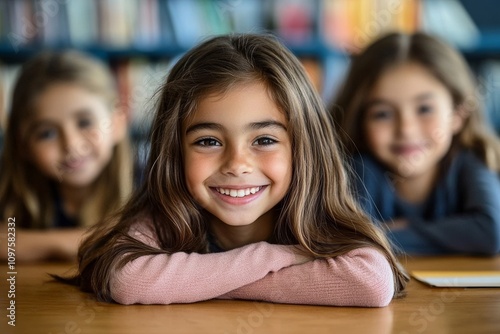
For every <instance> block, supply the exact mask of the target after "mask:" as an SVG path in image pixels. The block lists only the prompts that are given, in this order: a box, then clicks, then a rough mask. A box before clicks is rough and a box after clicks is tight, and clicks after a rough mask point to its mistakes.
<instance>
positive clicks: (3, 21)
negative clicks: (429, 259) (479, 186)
mask: <svg viewBox="0 0 500 334" xmlns="http://www.w3.org/2000/svg"><path fill="white" fill-rule="evenodd" d="M499 6H500V3H498V1H496V0H482V1H475V0H376V1H375V0H0V94H2V96H1V97H0V101H2V103H1V105H0V126H1V125H2V123H3V124H4V123H5V118H6V117H7V115H6V114H7V112H6V110H7V106H8V104H9V94H10V91H11V89H12V88H11V86H12V83H13V82H14V80H15V76H16V71H17V70H18V69H19V66H20V65H21V64H22V63H23V62H24V61H26V60H27V59H28V58H30V57H31V56H33V55H34V54H36V53H37V52H39V51H41V50H43V49H51V50H64V49H69V48H73V49H78V50H81V51H84V52H87V53H90V54H92V55H94V56H96V57H98V58H100V59H102V60H104V61H105V62H107V63H108V64H109V65H110V67H111V68H112V70H113V72H114V73H115V74H116V77H117V81H118V85H119V89H120V94H121V97H122V99H123V101H122V103H123V105H124V106H125V107H126V108H128V112H129V115H130V119H131V122H132V126H133V128H137V129H139V130H138V131H136V133H137V134H139V136H140V134H141V133H143V132H144V131H145V130H144V129H147V119H148V115H149V112H150V111H151V110H150V109H151V106H152V104H151V100H150V98H151V96H152V94H153V92H154V91H155V90H156V88H157V87H158V86H159V84H160V83H161V81H162V80H163V78H164V75H165V74H166V72H167V71H168V68H169V66H170V65H171V63H172V62H173V61H175V59H177V57H179V56H180V55H182V54H183V53H184V52H185V51H187V50H188V49H189V48H190V47H192V46H193V45H195V44H196V43H198V42H199V41H201V40H202V39H203V38H205V37H207V36H213V35H218V34H224V33H230V32H255V33H259V32H271V33H273V34H275V35H277V36H279V38H280V39H281V40H283V42H284V43H285V44H286V45H287V46H288V47H289V48H290V49H291V50H292V52H293V53H295V54H296V55H297V56H298V57H299V58H301V59H302V60H303V63H304V66H305V67H306V69H307V70H308V73H309V74H310V76H311V79H312V81H313V82H314V84H315V86H316V87H317V89H318V90H319V91H320V93H321V94H322V97H323V98H324V100H325V103H329V102H330V101H331V100H332V98H333V96H334V94H335V91H336V89H337V87H338V85H339V84H340V82H341V80H342V79H343V75H344V73H345V71H346V69H347V67H348V64H349V61H350V57H351V55H352V54H353V53H356V52H357V51H359V50H360V49H361V48H363V47H364V46H365V45H366V44H367V43H369V42H370V41H371V40H373V39H375V38H377V37H378V36H379V35H380V34H382V33H384V32H386V31H389V30H395V29H397V30H402V31H407V32H412V31H415V30H417V29H422V30H427V31H429V32H431V33H436V34H441V35H443V37H444V38H445V39H447V40H448V41H449V42H451V43H452V44H454V45H456V46H457V47H458V48H459V49H460V50H462V51H463V53H464V55H465V56H466V57H467V59H468V60H469V61H470V62H471V64H472V65H473V68H474V69H475V70H477V73H478V74H479V75H481V76H482V80H483V81H482V82H483V83H484V85H485V87H486V88H485V92H486V94H485V95H486V96H487V100H486V101H485V104H486V105H487V107H488V110H489V113H490V116H491V115H492V116H491V117H492V121H493V122H494V124H495V126H497V129H500V101H497V100H498V98H496V95H498V94H493V92H494V91H495V90H496V91H497V92H498V91H499V90H500V74H498V76H496V75H497V73H500V62H499V58H500V23H499V22H498V19H497V15H496V14H495V13H497V12H498V8H499ZM450 13H451V14H450ZM444 27H448V28H447V29H444ZM495 85H496V86H495Z"/></svg>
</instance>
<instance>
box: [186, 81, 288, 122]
mask: <svg viewBox="0 0 500 334" xmlns="http://www.w3.org/2000/svg"><path fill="white" fill-rule="evenodd" d="M264 118H265V119H273V120H276V121H280V122H282V123H286V115H285V113H284V112H283V111H282V110H281V108H280V107H279V105H278V104H277V103H276V102H275V100H274V98H273V97H272V94H271V92H270V91H269V89H268V88H267V86H266V85H265V84H264V83H261V82H251V83H244V84H238V85H236V86H233V87H231V88H229V89H228V90H227V91H225V92H222V93H213V94H209V95H207V96H205V97H203V98H201V99H200V101H199V102H198V104H197V107H196V109H195V110H194V111H193V113H192V115H191V116H190V117H189V118H188V119H187V120H186V121H185V122H184V124H183V125H184V129H185V128H186V127H187V126H189V125H190V124H192V123H196V122H213V121H217V122H219V123H224V124H227V125H231V124H232V125H238V124H244V123H249V122H254V121H257V120H260V119H264Z"/></svg>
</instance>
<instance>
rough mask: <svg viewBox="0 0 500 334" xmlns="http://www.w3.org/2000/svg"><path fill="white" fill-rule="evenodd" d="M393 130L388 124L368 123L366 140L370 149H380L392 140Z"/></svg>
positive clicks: (365, 134) (365, 131)
mask: <svg viewBox="0 0 500 334" xmlns="http://www.w3.org/2000/svg"><path fill="white" fill-rule="evenodd" d="M391 133H392V131H391V129H390V127H389V126H388V125H380V124H366V125H365V127H364V142H365V143H366V146H367V147H368V148H370V149H373V150H375V149H379V148H381V147H383V146H385V145H387V144H388V143H390V141H391V137H392V134H391Z"/></svg>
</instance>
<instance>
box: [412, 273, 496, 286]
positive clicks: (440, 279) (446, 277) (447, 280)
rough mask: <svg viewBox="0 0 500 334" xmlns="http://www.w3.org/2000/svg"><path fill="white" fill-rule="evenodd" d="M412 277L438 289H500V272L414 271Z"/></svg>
mask: <svg viewBox="0 0 500 334" xmlns="http://www.w3.org/2000/svg"><path fill="white" fill-rule="evenodd" d="M411 275H412V276H413V277H414V278H415V279H417V280H419V281H421V282H423V283H426V284H429V285H432V286H436V287H463V288H481V287H482V288H496V287H499V288H500V271H425V270H419V271H413V272H412V273H411Z"/></svg>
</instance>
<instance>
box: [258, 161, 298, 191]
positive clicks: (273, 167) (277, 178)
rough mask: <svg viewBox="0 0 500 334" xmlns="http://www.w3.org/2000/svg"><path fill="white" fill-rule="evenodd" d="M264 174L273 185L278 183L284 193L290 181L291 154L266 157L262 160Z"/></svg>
mask: <svg viewBox="0 0 500 334" xmlns="http://www.w3.org/2000/svg"><path fill="white" fill-rule="evenodd" d="M262 163H263V165H264V166H266V167H265V172H266V174H267V175H268V177H270V178H271V179H272V180H274V182H275V183H280V184H281V186H282V187H283V188H284V191H286V190H287V189H288V187H289V186H290V183H291V181H292V156H291V153H290V154H289V153H283V154H279V155H271V156H267V157H265V158H264V159H263V160H262Z"/></svg>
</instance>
